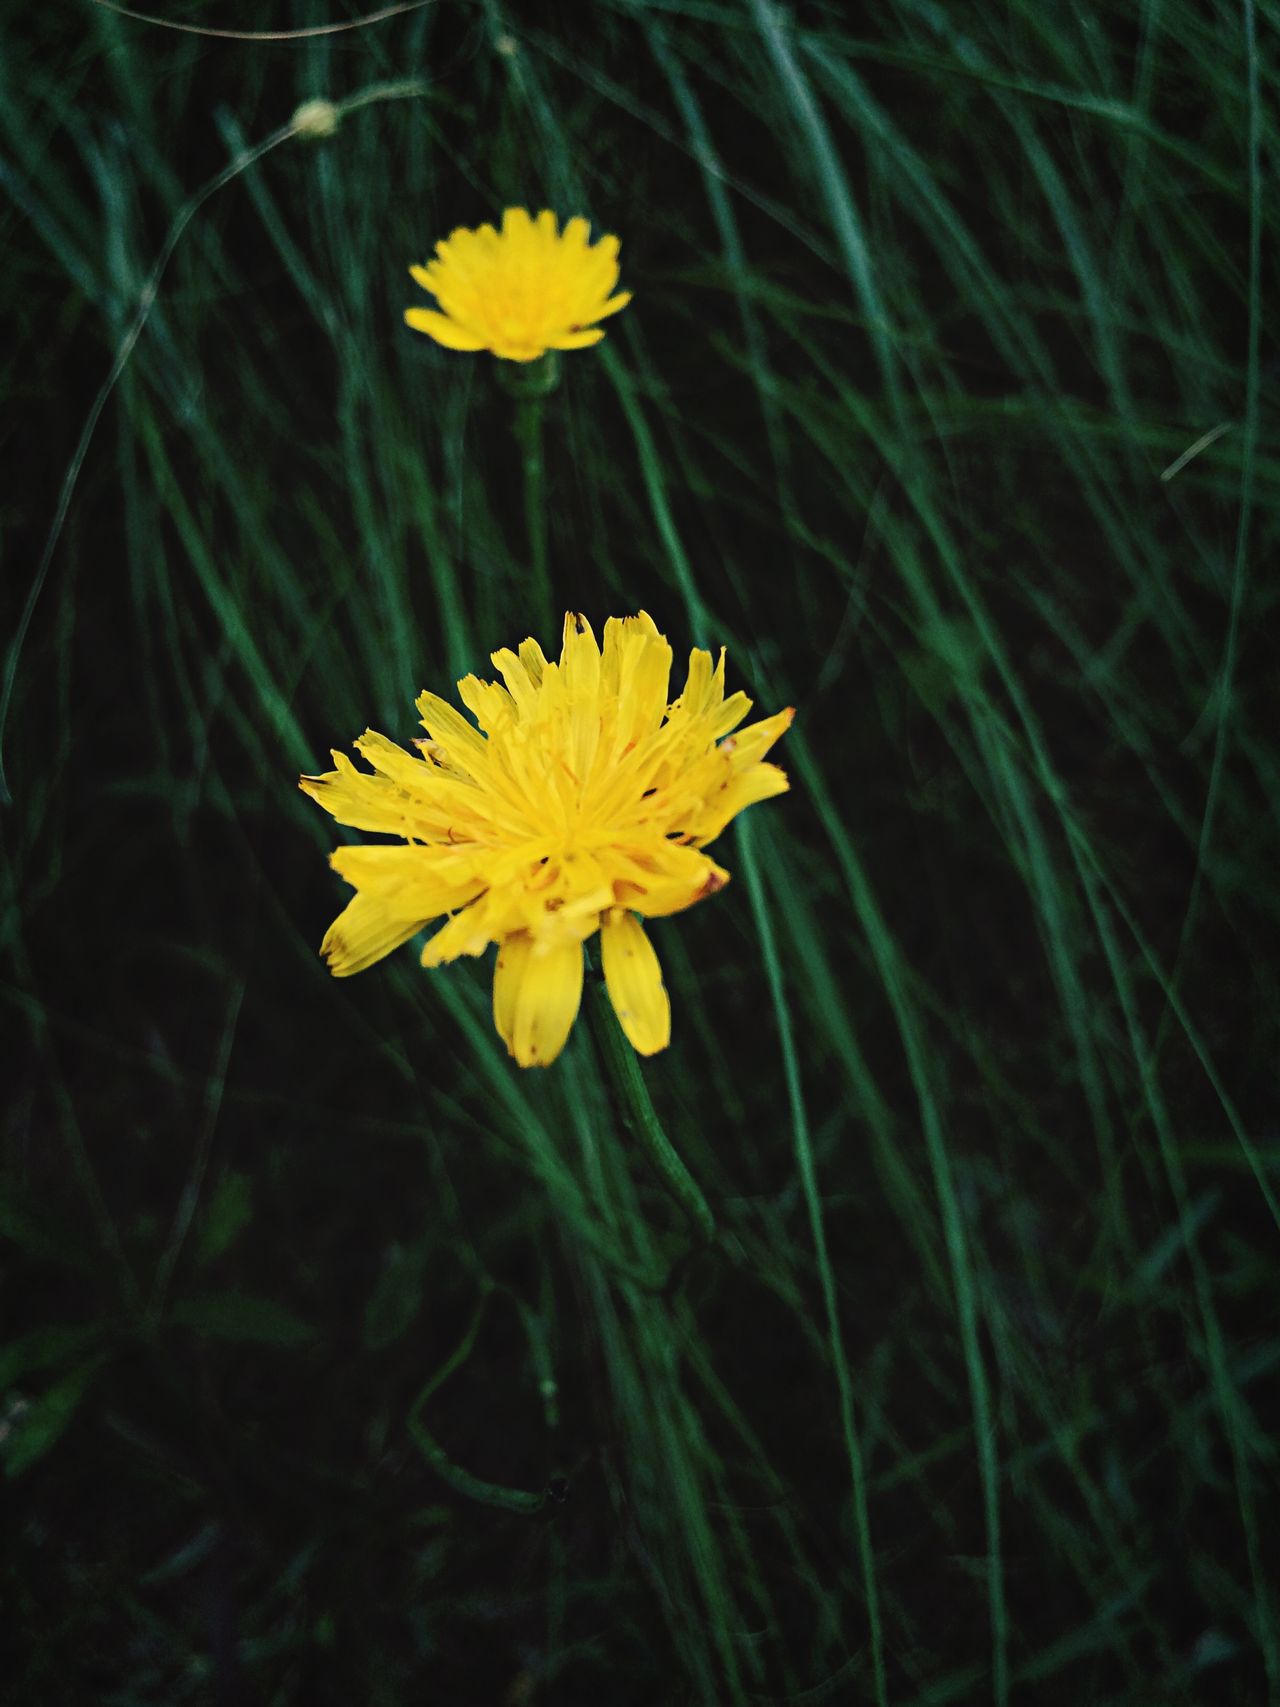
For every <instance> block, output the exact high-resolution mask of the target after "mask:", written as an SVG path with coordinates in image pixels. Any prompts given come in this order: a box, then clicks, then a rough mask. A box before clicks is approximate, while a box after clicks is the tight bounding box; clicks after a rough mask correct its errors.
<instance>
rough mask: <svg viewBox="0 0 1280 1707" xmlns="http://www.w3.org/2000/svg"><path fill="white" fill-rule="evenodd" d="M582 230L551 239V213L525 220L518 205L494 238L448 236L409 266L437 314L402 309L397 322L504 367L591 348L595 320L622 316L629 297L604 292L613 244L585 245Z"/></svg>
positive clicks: (485, 232) (575, 222) (611, 272)
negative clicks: (498, 359)
mask: <svg viewBox="0 0 1280 1707" xmlns="http://www.w3.org/2000/svg"><path fill="white" fill-rule="evenodd" d="M590 232H591V227H590V225H589V224H588V223H587V221H586V220H585V219H571V220H570V221H569V223H568V224H567V225H566V226H565V228H564V230H563V231H562V232H557V230H556V216H555V214H554V213H551V212H549V211H545V210H544V211H543V212H542V213H540V214H539V215H538V217H537V219H530V217H529V215H528V214H527V213H526V212H525V210H524V208H522V207H509V208H508V209H507V211H506V212H505V213H504V214H503V216H502V230H501V231H495V230H494V228H493V227H492V225H482V226H481V227H480V228H479V230H478V231H468V230H466V229H460V230H458V231H454V232H452V233H451V234H450V235H449V236H448V237H446V238H444V239H443V240H442V241H441V242H439V243H437V244H436V256H435V259H434V260H433V261H428V262H427V264H426V266H425V267H410V268H409V271H410V272H411V273H412V274H413V277H414V278H415V279H416V280H417V282H418V283H419V284H420V285H421V286H422V288H423V290H428V291H430V292H431V294H432V296H434V297H435V299H436V301H437V302H438V303H439V304H440V309H441V312H439V313H437V312H436V310H435V309H433V308H406V309H405V311H404V317H405V320H406V321H407V322H408V323H409V325H410V326H412V327H413V328H414V330H415V331H418V332H425V333H426V334H427V336H428V337H430V338H434V339H435V341H436V342H437V344H444V345H445V346H446V347H447V348H448V349H451V350H490V351H492V353H493V354H494V355H495V356H502V357H503V358H504V359H505V360H506V361H510V362H532V361H537V359H538V357H539V356H541V355H545V354H546V352H547V351H548V350H580V349H582V348H583V347H584V346H585V345H587V344H598V343H599V342H600V340H601V338H603V337H604V333H603V332H602V331H600V329H599V327H598V326H597V325H596V322H597V321H598V320H603V319H604V318H605V317H606V315H609V314H616V313H617V312H618V310H619V309H620V308H625V307H626V306H627V304H628V303H629V302H630V301H631V293H630V292H629V291H621V292H619V294H618V295H616V296H613V295H611V294H610V293H611V291H612V290H613V287H614V285H615V284H617V282H618V239H617V238H616V237H602V238H601V239H600V241H599V242H598V243H589V242H588V237H589V235H590Z"/></svg>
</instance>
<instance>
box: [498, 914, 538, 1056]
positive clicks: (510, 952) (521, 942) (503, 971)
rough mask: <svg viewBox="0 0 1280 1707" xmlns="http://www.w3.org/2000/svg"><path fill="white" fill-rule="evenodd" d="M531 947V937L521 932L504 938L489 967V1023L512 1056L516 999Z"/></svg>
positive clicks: (513, 1051)
mask: <svg viewBox="0 0 1280 1707" xmlns="http://www.w3.org/2000/svg"><path fill="white" fill-rule="evenodd" d="M532 947H533V938H532V937H530V936H527V935H525V934H524V933H523V932H522V933H521V934H520V935H518V936H509V937H506V938H504V940H503V941H502V942H500V943H499V944H498V959H497V962H496V964H495V966H494V968H493V1023H494V1025H495V1026H496V1027H497V1028H498V1036H499V1037H500V1038H501V1039H502V1041H503V1042H504V1043H505V1044H506V1046H507V1053H508V1054H511V1055H514V1053H515V1050H514V1048H513V1043H514V1040H515V1029H516V999H517V997H518V996H519V994H520V986H521V984H522V982H523V981H524V969H525V966H526V965H527V963H528V960H529V951H530V950H531V949H532Z"/></svg>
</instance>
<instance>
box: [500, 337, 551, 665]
mask: <svg viewBox="0 0 1280 1707" xmlns="http://www.w3.org/2000/svg"><path fill="white" fill-rule="evenodd" d="M506 368H507V364H505V363H504V364H502V371H501V372H500V375H499V377H500V380H501V383H502V386H503V389H504V390H505V391H506V392H507V393H508V394H509V395H510V396H511V397H513V398H514V399H515V405H516V420H515V431H516V440H517V442H518V443H519V446H520V462H521V467H522V470H523V474H524V519H525V531H526V533H527V535H528V552H529V579H530V581H531V583H532V587H533V603H534V613H535V617H536V620H537V624H538V630H539V632H540V634H541V636H542V640H543V642H544V644H546V645H548V646H554V645H555V644H556V642H557V639H558V635H559V629H558V626H557V623H556V610H555V604H554V601H553V599H552V595H551V572H550V569H549V567H548V564H547V505H546V496H545V490H544V479H543V473H544V469H543V461H542V410H543V405H544V402H545V399H546V398H547V397H548V396H550V394H551V392H553V391H554V390H555V388H556V386H557V385H558V384H559V382H560V365H559V358H558V357H557V355H556V353H555V351H554V350H548V351H547V353H546V354H545V355H544V356H541V357H540V358H539V359H538V360H537V361H536V362H530V363H529V364H528V365H527V366H523V365H522V366H521V367H519V368H518V369H517V370H516V371H515V372H514V373H510V372H507V371H506Z"/></svg>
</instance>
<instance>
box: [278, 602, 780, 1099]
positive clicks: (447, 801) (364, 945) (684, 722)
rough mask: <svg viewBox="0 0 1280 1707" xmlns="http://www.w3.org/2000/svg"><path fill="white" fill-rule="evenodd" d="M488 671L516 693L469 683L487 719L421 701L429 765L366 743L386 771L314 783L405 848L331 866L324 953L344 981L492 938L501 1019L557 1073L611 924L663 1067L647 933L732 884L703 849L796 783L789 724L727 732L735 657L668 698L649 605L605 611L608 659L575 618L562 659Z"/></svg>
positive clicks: (471, 701) (628, 1002)
mask: <svg viewBox="0 0 1280 1707" xmlns="http://www.w3.org/2000/svg"><path fill="white" fill-rule="evenodd" d="M493 663H494V666H495V668H496V669H497V670H498V673H499V674H500V675H501V677H502V683H505V686H504V685H502V684H500V683H498V682H482V681H481V680H480V679H479V678H478V677H477V676H465V677H464V678H463V679H462V681H460V682H459V683H458V695H459V698H460V699H461V700H462V703H463V704H464V705H465V706H466V707H467V709H468V711H470V712H471V714H472V716H473V717H474V718H475V720H476V722H475V724H473V723H470V722H468V721H467V719H466V718H465V717H463V716H462V715H461V714H460V713H459V712H458V711H456V710H455V709H454V708H453V706H451V705H450V704H448V702H447V701H445V700H443V699H438V698H437V697H436V696H435V694H431V693H424V694H422V695H421V696H420V698H419V700H418V710H419V711H420V712H421V714H422V725H423V728H424V729H425V730H426V731H427V735H428V737H429V738H428V739H427V740H425V741H418V742H416V743H415V744H416V745H417V746H418V748H419V749H420V752H421V756H420V757H415V756H413V755H412V754H410V753H407V752H406V751H405V750H404V748H402V747H398V746H397V745H396V744H395V743H394V742H393V741H389V740H388V739H387V737H386V736H385V735H378V734H375V733H374V732H373V730H367V731H366V732H365V733H364V734H363V735H362V736H361V737H360V739H359V740H358V741H357V742H356V744H355V745H356V751H357V752H358V753H360V754H361V756H362V757H363V758H364V759H366V760H367V761H368V763H369V764H370V765H371V766H372V767H373V770H372V774H370V773H369V772H367V771H362V770H358V769H357V768H356V766H355V765H353V764H352V762H351V760H350V759H348V758H346V757H345V756H344V755H343V754H341V753H334V755H333V760H334V764H335V765H336V766H337V769H336V770H332V771H329V772H327V773H326V774H325V775H324V776H314V777H303V778H302V779H301V786H302V788H303V790H304V791H305V792H306V793H307V794H309V795H310V796H311V798H312V799H313V800H317V801H319V803H320V805H321V806H323V807H324V808H325V810H326V811H327V812H331V813H332V814H333V816H334V817H335V818H336V819H337V820H338V822H339V823H340V824H350V825H353V826H354V827H355V828H356V829H359V830H375V831H382V832H384V833H385V834H388V835H392V836H398V837H399V838H400V842H399V843H397V844H394V845H390V846H387V845H384V846H370V845H361V846H355V847H342V848H339V849H338V850H337V851H336V852H335V853H334V855H333V856H332V864H333V867H334V869H335V870H336V871H337V872H339V873H340V874H341V875H342V876H343V877H344V878H345V879H346V881H347V882H348V883H350V884H351V885H352V886H353V887H354V888H355V891H356V894H355V898H354V899H353V900H352V901H351V902H350V904H349V905H348V907H347V909H346V911H345V912H344V913H342V914H341V915H340V916H339V918H337V919H336V920H335V921H334V923H333V924H332V925H331V926H330V927H329V931H328V934H327V935H326V936H325V939H324V942H323V943H322V944H321V953H322V954H323V955H324V956H325V957H326V958H327V960H328V962H329V966H330V969H331V971H333V972H334V973H336V974H337V976H338V977H346V976H347V975H348V974H349V973H352V972H361V971H363V970H364V968H365V967H366V966H371V965H372V964H373V963H374V961H376V960H380V959H381V958H382V957H383V956H384V955H386V954H390V953H391V951H392V949H394V948H398V947H399V946H400V944H401V943H402V942H405V941H407V940H408V938H409V937H411V936H413V935H414V933H415V932H417V931H419V930H421V929H422V927H423V926H424V925H425V924H427V923H428V922H429V921H430V920H431V919H433V918H436V917H438V916H439V915H440V914H442V913H450V914H452V917H451V918H450V919H449V920H448V922H447V923H446V924H445V925H444V926H443V927H442V929H440V930H439V931H437V932H436V934H435V935H434V936H433V937H432V938H431V940H430V941H429V942H428V943H427V946H426V948H425V949H424V950H423V953H422V964H423V965H424V966H438V965H440V964H441V963H442V962H443V961H446V960H454V959H456V958H457V957H458V956H459V955H461V954H470V955H479V954H483V953H484V951H485V949H486V948H487V947H488V946H489V944H490V943H491V942H496V943H497V944H498V958H497V965H496V968H495V971H494V980H493V1017H494V1022H495V1024H496V1025H497V1028H498V1032H499V1034H500V1035H501V1037H502V1040H503V1042H504V1043H505V1044H506V1046H507V1049H508V1050H509V1051H510V1053H511V1054H512V1055H514V1056H515V1058H516V1060H517V1061H518V1062H519V1063H520V1065H521V1066H522V1067H534V1066H538V1067H545V1066H546V1065H547V1064H548V1063H549V1062H551V1061H554V1060H555V1058H556V1056H557V1055H558V1054H559V1053H560V1051H561V1049H562V1048H563V1047H564V1044H565V1039H566V1038H567V1037H568V1035H569V1030H570V1027H571V1026H572V1025H573V1022H574V1018H575V1017H576V1015H577V1012H578V1003H579V1001H580V999H581V995H582V976H583V944H584V942H585V941H586V940H587V938H588V937H590V936H593V935H594V934H595V932H596V931H597V930H598V931H599V932H600V937H601V956H602V960H603V964H604V976H605V981H606V984H607V987H608V991H609V995H610V997H611V999H612V1001H613V1006H614V1011H615V1012H616V1013H617V1016H618V1019H619V1022H620V1023H621V1026H622V1029H623V1031H624V1032H625V1033H626V1035H627V1037H628V1038H629V1039H630V1040H631V1043H632V1045H633V1046H634V1047H635V1048H636V1049H637V1050H638V1051H639V1052H640V1053H641V1054H642V1055H652V1054H654V1053H655V1052H656V1051H657V1050H659V1049H664V1048H665V1047H666V1045H667V1043H668V1041H669V1040H670V1035H671V1009H670V1005H669V1003H668V1000H667V992H666V989H665V988H664V986H663V982H662V972H661V970H660V968H659V966H658V959H657V956H656V955H655V953H654V951H653V948H652V946H651V944H650V942H649V939H648V937H647V936H646V935H645V932H644V927H643V926H642V925H641V923H640V920H641V918H651V919H652V918H660V917H662V916H663V915H664V914H667V913H678V912H680V911H681V910H682V909H683V908H685V907H691V906H692V905H693V903H694V902H695V901H700V900H702V898H703V897H704V896H705V895H713V894H714V893H715V892H716V890H717V889H722V888H723V887H724V885H725V884H726V883H727V882H728V880H729V874H728V872H726V871H724V870H722V869H721V867H720V866H718V865H716V864H715V862H714V861H713V860H712V859H710V858H709V857H708V856H707V855H706V854H705V853H704V852H703V851H702V849H703V847H704V845H705V844H706V843H707V842H710V841H713V840H714V839H715V837H717V836H718V835H719V834H720V832H721V831H722V830H723V829H724V827H725V825H726V824H728V822H729V820H730V819H731V818H733V817H735V816H736V815H737V814H738V813H739V812H741V811H742V809H743V807H744V806H750V805H751V804H752V802H753V801H757V800H766V799H768V798H769V796H770V795H774V794H781V793H782V792H783V791H784V790H785V789H786V788H787V779H786V777H785V776H784V775H783V773H782V771H781V770H779V769H778V767H777V765H772V764H765V763H762V760H763V759H764V755H765V754H766V753H767V752H768V751H769V749H770V747H772V746H773V743H774V742H775V741H776V740H777V739H778V737H779V736H780V735H781V734H783V732H784V731H785V730H786V729H787V728H788V727H789V726H790V723H791V719H792V716H793V712H792V711H791V710H790V709H788V710H786V711H780V712H778V713H777V715H776V716H774V717H768V718H765V719H764V720H763V721H762V722H759V723H752V724H750V725H749V726H748V727H747V728H746V729H742V730H740V731H739V732H738V733H737V734H736V735H731V734H730V730H733V729H736V728H737V726H738V724H739V723H741V721H742V719H743V718H744V717H745V716H746V714H747V712H748V710H749V709H750V707H751V701H750V700H749V699H748V698H747V697H746V695H745V694H742V693H735V694H730V695H729V697H728V698H727V699H726V698H725V692H724V652H723V651H721V654H720V659H719V662H718V663H717V664H715V665H714V667H713V665H712V661H711V654H710V653H709V652H704V651H700V650H696V649H695V650H694V651H693V652H692V653H691V654H690V657H689V675H688V679H687V681H686V683H685V688H684V692H683V693H682V694H681V695H680V697H679V698H678V699H677V700H675V701H674V702H673V703H671V704H668V702H667V694H668V681H669V677H670V671H671V647H670V646H669V645H668V644H667V641H666V640H665V639H664V637H663V636H662V635H661V634H659V633H658V630H657V628H656V627H655V626H654V623H653V620H652V618H650V617H649V616H647V615H646V614H645V613H644V612H643V611H641V613H640V614H639V616H631V617H610V619H609V621H608V622H606V624H605V628H604V647H603V649H601V647H600V646H599V644H598V643H597V641H596V637H595V635H594V634H593V633H592V631H591V628H590V626H589V625H588V623H587V622H586V620H585V618H583V617H580V616H578V617H575V616H572V615H570V616H566V618H565V623H564V644H563V647H562V650H561V653H560V661H559V663H549V662H548V661H547V659H546V658H545V657H544V656H543V652H542V648H541V647H540V646H539V645H538V643H537V641H536V640H526V641H525V642H524V644H523V645H522V646H521V647H520V649H519V651H518V652H512V651H510V650H505V649H504V650H503V651H501V652H495V653H494V654H493ZM477 724H478V725H479V727H478V728H477V727H476V725H477Z"/></svg>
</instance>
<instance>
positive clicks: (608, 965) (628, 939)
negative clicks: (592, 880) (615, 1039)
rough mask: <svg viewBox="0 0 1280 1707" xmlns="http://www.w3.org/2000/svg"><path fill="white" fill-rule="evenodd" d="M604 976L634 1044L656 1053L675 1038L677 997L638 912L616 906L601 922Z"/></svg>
mask: <svg viewBox="0 0 1280 1707" xmlns="http://www.w3.org/2000/svg"><path fill="white" fill-rule="evenodd" d="M600 947H601V953H602V957H603V960H604V980H605V984H606V985H607V987H608V990H609V1000H610V1001H611V1002H612V1003H613V1011H614V1013H616V1014H617V1016H618V1024H619V1025H620V1026H621V1027H622V1029H623V1031H624V1032H625V1033H626V1035H627V1040H628V1042H629V1043H630V1044H631V1047H632V1048H633V1049H635V1050H636V1051H637V1052H638V1053H639V1054H641V1055H656V1054H657V1052H658V1050H659V1049H665V1048H666V1047H667V1044H668V1043H670V1041H671V1003H670V1001H669V1000H668V999H667V991H666V986H665V985H664V984H663V982H662V968H661V967H660V966H659V965H658V957H657V955H656V954H655V953H654V952H653V944H652V943H651V942H650V941H649V939H648V937H647V936H646V935H645V934H644V926H643V925H642V924H641V923H640V921H639V919H637V918H636V916H635V914H634V913H629V912H626V911H625V910H624V909H623V908H621V907H615V908H614V909H613V910H612V911H611V912H609V913H606V914H605V917H604V919H603V920H602V921H601V925H600Z"/></svg>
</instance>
